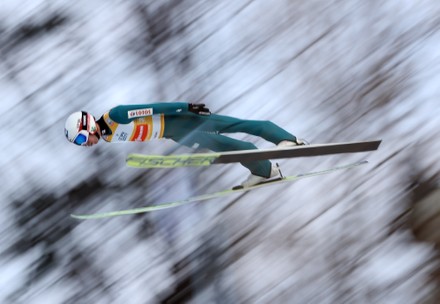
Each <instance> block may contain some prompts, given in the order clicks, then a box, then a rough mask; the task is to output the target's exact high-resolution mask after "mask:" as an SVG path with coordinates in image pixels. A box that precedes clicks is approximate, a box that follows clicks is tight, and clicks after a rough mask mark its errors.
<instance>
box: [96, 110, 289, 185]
mask: <svg viewBox="0 0 440 304" xmlns="http://www.w3.org/2000/svg"><path fill="white" fill-rule="evenodd" d="M97 123H98V124H99V126H100V128H101V136H102V138H103V139H104V140H105V141H107V142H127V141H148V140H152V139H159V138H167V139H172V140H173V141H175V142H177V143H179V144H181V145H185V146H187V147H193V146H194V145H196V144H198V145H199V147H201V148H206V149H209V150H211V151H215V152H221V151H236V150H252V149H257V147H256V146H255V145H254V144H252V143H250V142H246V141H241V140H237V139H234V138H230V137H227V136H224V135H222V134H223V133H238V132H242V133H247V134H251V135H254V136H259V137H261V138H263V139H265V140H267V141H269V142H272V143H274V144H278V143H279V142H281V141H283V140H289V141H295V140H296V137H295V136H294V135H292V134H290V133H289V132H287V131H285V130H284V129H282V128H280V127H279V126H277V125H276V124H274V123H272V122H270V121H260V120H244V119H238V118H234V117H229V116H223V115H216V114H211V115H199V114H195V113H193V112H190V111H189V110H188V103H184V102H173V103H153V104H138V105H122V106H117V107H115V108H112V109H111V110H110V111H109V112H107V113H104V115H103V116H102V117H101V118H100V119H99V120H98V121H97ZM241 164H242V165H243V166H245V167H246V168H248V169H249V170H250V171H251V173H252V174H254V175H258V176H262V177H269V176H270V172H271V163H270V161H268V160H264V161H252V162H242V163H241Z"/></svg>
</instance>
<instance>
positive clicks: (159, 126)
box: [102, 113, 165, 142]
mask: <svg viewBox="0 0 440 304" xmlns="http://www.w3.org/2000/svg"><path fill="white" fill-rule="evenodd" d="M104 120H105V123H106V124H107V125H108V126H109V128H110V130H111V131H112V134H110V135H103V136H102V138H103V139H104V140H105V141H109V142H126V141H147V140H152V139H158V138H162V137H163V131H164V127H165V121H164V115H163V114H156V115H152V116H146V117H139V118H135V119H133V121H131V122H130V123H129V124H119V123H117V122H115V121H113V120H112V119H111V118H110V116H109V113H105V114H104Z"/></svg>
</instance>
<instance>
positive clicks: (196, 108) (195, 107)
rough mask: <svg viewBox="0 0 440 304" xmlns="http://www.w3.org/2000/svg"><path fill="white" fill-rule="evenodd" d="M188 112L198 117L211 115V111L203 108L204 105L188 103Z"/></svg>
mask: <svg viewBox="0 0 440 304" xmlns="http://www.w3.org/2000/svg"><path fill="white" fill-rule="evenodd" d="M188 111H190V112H193V113H195V114H198V115H211V111H209V109H208V108H207V107H205V104H204V103H189V104H188Z"/></svg>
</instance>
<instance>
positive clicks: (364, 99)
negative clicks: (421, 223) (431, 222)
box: [0, 0, 440, 303]
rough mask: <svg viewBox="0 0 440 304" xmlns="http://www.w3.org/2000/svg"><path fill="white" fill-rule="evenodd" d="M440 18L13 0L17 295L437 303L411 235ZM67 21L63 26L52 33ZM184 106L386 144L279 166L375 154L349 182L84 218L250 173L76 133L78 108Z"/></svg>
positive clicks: (9, 288) (8, 150)
mask: <svg viewBox="0 0 440 304" xmlns="http://www.w3.org/2000/svg"><path fill="white" fill-rule="evenodd" d="M439 13H440V5H439V3H438V1H434V0H423V1H418V2H414V1H396V0H386V1H382V2H381V3H377V4H376V3H373V2H365V1H351V2H343V3H342V2H340V1H325V2H323V1H318V0H314V1H305V2H304V1H303V2H300V1H296V2H292V1H284V0H282V1H277V2H268V1H266V2H265V1H229V2H225V1H223V2H217V3H214V2H208V1H199V2H194V3H190V2H179V1H177V2H176V1H160V2H159V1H144V2H136V3H133V2H129V1H111V3H109V2H108V1H100V0H92V1H76V2H68V1H65V0H57V1H52V2H51V3H48V2H46V1H24V2H23V1H21V2H17V1H10V0H6V1H3V2H2V5H1V7H0V17H1V20H2V24H1V25H0V41H1V42H2V43H1V44H0V56H1V60H0V90H1V92H2V96H3V99H2V102H1V103H0V114H2V118H3V119H2V120H1V121H0V129H1V130H2V131H1V135H2V141H1V142H0V144H1V148H2V149H1V151H2V152H1V156H2V157H1V158H0V166H1V168H2V173H1V175H0V177H1V182H0V190H1V191H0V199H1V201H2V202H3V206H4V208H3V211H2V212H1V213H0V220H1V222H2V226H1V228H0V244H1V245H0V253H1V255H0V272H1V273H2V278H1V279H0V302H1V303H13V302H17V303H64V302H66V303H160V302H166V300H167V299H168V300H169V301H168V302H173V301H174V302H179V299H180V302H187V303H216V302H224V303H246V302H249V303H403V302H405V303H419V302H421V301H422V300H423V299H424V298H425V297H427V296H428V295H429V294H430V293H431V292H432V291H433V290H435V288H436V285H435V283H434V282H433V281H432V279H431V276H432V274H433V273H435V270H436V268H437V267H438V265H437V261H436V260H435V259H434V256H435V254H436V252H435V250H434V248H433V247H432V246H431V245H429V244H423V243H417V242H415V240H414V239H413V238H412V237H411V234H410V233H409V231H408V229H407V227H403V226H404V225H403V226H402V227H398V229H396V228H395V225H396V220H397V219H400V218H401V217H402V215H404V214H405V213H406V212H407V211H408V206H409V200H410V193H409V190H408V189H410V188H409V185H410V184H411V183H412V182H413V177H414V176H419V177H420V178H422V179H425V180H428V179H430V178H438V172H440V171H439V164H440V161H439V157H438V151H439V149H440V140H439V139H440V138H439V133H438V129H439V128H440V123H439V122H438V121H439V120H438V116H439V115H440V107H439V106H438V104H439V103H438V99H439V96H440V88H439V86H438V83H439V77H438V74H439V73H438V72H439V70H440V54H439V52H438V49H439V41H440V40H439V35H440V33H439V31H438V27H437V25H436V24H437V23H438V16H439ZM54 17H57V18H61V19H62V20H64V21H63V22H61V24H60V25H59V26H55V27H53V28H44V29H41V26H40V27H39V25H41V24H45V22H47V21H48V20H51V18H54ZM32 25H34V26H35V30H36V33H35V34H33V35H30V34H29V35H30V36H26V35H24V33H25V31H24V30H25V29H29V28H30V27H31V26H32ZM46 25H47V24H46ZM39 28H40V30H38V29H39ZM177 100H179V101H182V100H183V101H189V102H199V101H200V102H204V103H206V104H207V105H208V106H209V108H210V109H211V110H213V112H216V113H220V114H224V115H231V116H236V117H241V118H247V119H261V120H268V119H269V120H271V121H273V122H275V123H277V124H278V125H280V126H282V127H284V128H286V129H287V130H290V131H292V132H293V133H294V134H296V135H298V136H299V137H303V138H306V139H308V140H310V141H312V142H314V143H319V142H335V141H349V140H364V139H377V138H381V139H383V143H382V145H381V146H380V149H379V150H378V151H377V152H372V153H364V154H356V155H336V156H328V157H317V158H307V159H292V160H280V161H279V162H280V164H281V166H282V169H283V172H284V173H285V174H293V173H299V172H308V171H315V170H319V169H325V168H329V167H332V166H335V165H340V164H345V163H349V162H352V161H357V160H361V159H368V160H369V161H370V164H369V165H367V166H362V167H361V168H356V169H353V170H350V171H349V172H338V173H333V174H331V175H327V176H321V177H314V178H309V179H304V180H301V181H298V182H296V183H293V184H289V185H279V186H273V187H271V188H265V189H264V190H258V191H251V192H249V193H247V194H244V195H233V196H229V197H225V198H221V199H214V200H211V201H207V202H202V203H199V204H190V205H186V206H184V207H179V208H175V209H169V210H166V211H159V212H156V213H151V214H144V215H140V216H134V217H131V216H127V217H120V218H114V219H108V220H101V221H75V220H73V219H70V218H69V214H70V213H72V212H75V213H82V212H95V211H96V212H99V211H109V210H119V209H126V208H131V207H141V206H146V205H149V204H155V203H159V202H166V201H171V200H175V199H182V198H185V197H189V196H193V195H197V194H201V193H207V192H213V191H218V190H220V189H223V188H227V187H230V186H232V185H234V184H236V183H237V182H238V181H240V180H241V179H244V177H245V176H246V174H247V171H246V170H245V169H244V168H242V167H240V166H238V165H225V166H218V167H217V166H216V167H211V168H202V169H196V168H188V169H176V170H171V171H169V170H145V171H143V170H135V169H132V168H127V167H126V166H125V164H124V159H125V156H126V155H127V154H128V153H130V152H136V153H152V154H161V153H164V154H168V153H174V152H180V151H184V152H188V151H190V150H189V149H187V148H177V147H176V145H174V143H172V142H170V141H160V142H154V143H153V142H152V143H146V144H139V145H137V144H133V145H130V144H127V145H105V144H101V145H99V146H98V147H96V148H91V149H83V148H81V147H75V146H73V145H71V144H70V143H68V142H67V141H66V140H65V139H64V138H63V137H64V135H63V124H64V119H65V118H66V117H67V115H69V114H70V113H71V112H73V111H78V110H80V109H84V110H87V111H90V112H91V113H93V114H95V115H97V116H98V115H99V114H100V113H103V112H104V111H107V110H108V109H110V108H111V107H113V106H116V105H119V104H132V103H148V102H160V101H165V102H166V101H177ZM231 136H232V137H234V138H239V139H246V140H251V141H253V142H255V143H257V145H258V146H260V147H270V144H269V143H267V142H264V141H262V140H261V139H258V138H255V137H252V136H247V135H243V134H233V135H231ZM436 183H437V184H438V181H437V180H436ZM45 258H46V259H47V262H46V263H45V262H44V261H45ZM179 297H180V298H179Z"/></svg>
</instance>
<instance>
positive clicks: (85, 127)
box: [64, 111, 97, 146]
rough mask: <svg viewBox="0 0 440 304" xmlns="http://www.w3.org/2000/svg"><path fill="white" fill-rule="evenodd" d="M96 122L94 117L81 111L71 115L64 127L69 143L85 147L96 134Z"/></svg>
mask: <svg viewBox="0 0 440 304" xmlns="http://www.w3.org/2000/svg"><path fill="white" fill-rule="evenodd" d="M96 131H97V128H96V121H95V118H94V117H93V115H91V114H89V113H87V112H84V111H81V112H75V113H72V114H70V116H69V117H67V120H66V124H65V126H64V134H65V135H66V138H67V140H68V141H70V142H72V143H74V144H76V145H79V146H83V145H85V144H86V143H87V140H88V139H89V135H90V134H96Z"/></svg>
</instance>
